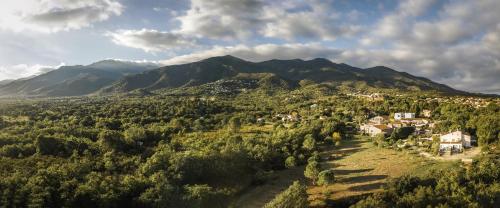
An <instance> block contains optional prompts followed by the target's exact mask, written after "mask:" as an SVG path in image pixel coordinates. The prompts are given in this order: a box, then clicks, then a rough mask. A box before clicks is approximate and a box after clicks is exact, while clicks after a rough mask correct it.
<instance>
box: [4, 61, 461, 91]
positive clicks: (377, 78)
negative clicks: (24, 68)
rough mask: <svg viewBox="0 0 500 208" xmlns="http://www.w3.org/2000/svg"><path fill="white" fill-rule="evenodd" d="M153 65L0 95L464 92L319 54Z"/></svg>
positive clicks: (62, 71)
mask: <svg viewBox="0 0 500 208" xmlns="http://www.w3.org/2000/svg"><path fill="white" fill-rule="evenodd" d="M158 67H159V66H158V65H156V64H146V63H133V62H122V61H116V60H104V61H100V62H96V63H93V64H90V65H87V66H63V67H60V68H59V69H57V70H53V71H50V72H48V73H45V74H42V75H39V76H36V77H32V78H29V79H22V80H15V81H10V82H5V83H4V84H0V96H80V95H88V94H93V93H100V94H113V93H129V92H132V91H135V90H138V89H142V90H146V91H154V90H159V89H164V90H168V89H173V88H180V87H200V88H201V92H208V93H209V94H220V93H221V92H222V93H225V94H227V93H234V92H238V91H241V90H246V89H257V88H259V89H266V90H268V91H273V90H275V89H285V90H289V89H294V88H296V87H298V86H301V85H299V82H301V81H302V80H307V82H306V83H329V84H331V86H337V87H341V86H346V87H348V88H353V89H366V88H373V89H398V90H410V91H436V92H441V93H447V94H464V93H465V92H462V91H458V90H455V89H453V88H451V87H448V86H446V85H443V84H439V83H435V82H433V81H431V80H429V79H426V78H423V77H417V76H413V75H411V74H408V73H406V72H398V71H396V70H393V69H390V68H387V67H383V66H377V67H372V68H367V69H361V68H357V67H353V66H350V65H347V64H337V63H333V62H331V61H329V60H327V59H322V58H316V59H312V60H301V59H292V60H276V59H273V60H269V61H263V62H250V61H246V60H242V59H239V58H236V57H233V56H220V57H212V58H208V59H205V60H201V61H198V62H193V63H188V64H181V65H171V66H165V67H161V68H158ZM207 84H208V85H207ZM224 89H229V90H224Z"/></svg>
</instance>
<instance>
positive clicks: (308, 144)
mask: <svg viewBox="0 0 500 208" xmlns="http://www.w3.org/2000/svg"><path fill="white" fill-rule="evenodd" d="M302 147H303V148H304V149H306V150H308V151H312V150H314V149H316V141H315V140H314V138H313V137H312V135H311V134H308V135H306V138H305V139H304V142H303V143H302Z"/></svg>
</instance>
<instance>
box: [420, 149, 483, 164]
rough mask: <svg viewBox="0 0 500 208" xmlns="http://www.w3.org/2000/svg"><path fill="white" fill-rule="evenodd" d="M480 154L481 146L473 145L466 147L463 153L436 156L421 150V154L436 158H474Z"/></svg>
mask: <svg viewBox="0 0 500 208" xmlns="http://www.w3.org/2000/svg"><path fill="white" fill-rule="evenodd" d="M479 154H481V149H480V148H479V147H472V148H470V149H466V150H465V151H464V152H463V153H456V154H452V155H450V154H444V155H441V156H435V155H432V154H430V153H428V152H420V155H422V156H425V157H427V158H430V159H434V160H462V161H464V160H465V161H466V160H471V159H472V158H474V157H476V156H478V155H479Z"/></svg>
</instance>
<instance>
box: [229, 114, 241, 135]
mask: <svg viewBox="0 0 500 208" xmlns="http://www.w3.org/2000/svg"><path fill="white" fill-rule="evenodd" d="M240 128H241V119H240V118H239V117H232V118H231V119H230V120H229V130H231V131H232V132H238V131H240Z"/></svg>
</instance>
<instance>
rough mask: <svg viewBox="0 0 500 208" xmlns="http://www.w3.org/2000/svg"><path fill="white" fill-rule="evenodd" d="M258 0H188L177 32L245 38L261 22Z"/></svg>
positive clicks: (260, 9) (260, 2)
mask: <svg viewBox="0 0 500 208" xmlns="http://www.w3.org/2000/svg"><path fill="white" fill-rule="evenodd" d="M263 5H264V2H263V1H261V0H240V1H233V0H210V1H206V0H191V8H190V9H189V10H188V11H187V13H186V14H185V15H182V16H179V17H178V20H179V21H180V22H181V28H180V32H182V33H185V34H189V35H197V36H199V37H208V38H223V39H232V38H248V37H250V35H251V34H252V31H254V30H256V29H257V28H258V27H259V25H260V24H261V23H262V19H261V18H260V16H261V12H262V7H263Z"/></svg>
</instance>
